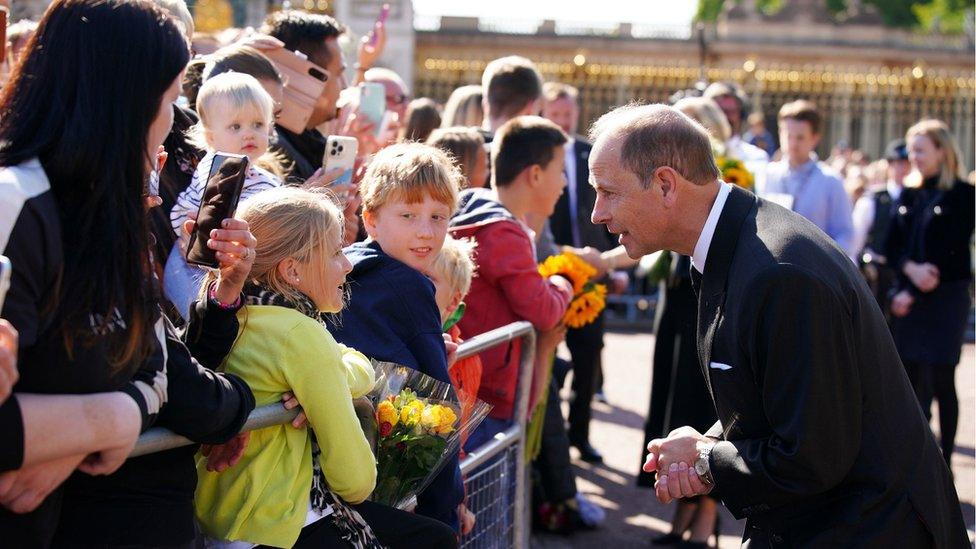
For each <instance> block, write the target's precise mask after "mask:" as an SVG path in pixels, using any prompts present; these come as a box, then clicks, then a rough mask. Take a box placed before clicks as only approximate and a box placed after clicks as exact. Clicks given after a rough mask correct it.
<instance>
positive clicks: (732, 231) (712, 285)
mask: <svg viewBox="0 0 976 549" xmlns="http://www.w3.org/2000/svg"><path fill="white" fill-rule="evenodd" d="M755 203H756V197H755V195H753V194H752V193H750V192H748V191H745V190H742V189H741V188H739V187H736V186H733V187H732V191H731V192H730V193H729V196H728V198H727V199H726V201H725V206H724V207H723V208H722V214H721V215H720V216H719V218H718V224H717V225H716V227H715V234H714V236H713V237H712V243H711V245H710V246H709V247H708V260H707V261H706V264H705V272H704V273H702V274H703V277H702V288H701V293H700V294H699V296H698V358H699V361H700V362H701V368H702V373H703V374H704V375H705V382H706V383H707V385H708V391H709V392H710V393H711V391H712V384H711V380H710V378H709V364H710V363H711V359H712V343H713V341H714V339H715V330H716V328H717V327H718V323H719V319H720V318H721V316H722V315H721V313H722V306H723V304H724V302H725V293H726V286H727V283H728V277H729V269H730V268H731V265H732V258H733V256H734V255H735V247H736V244H737V243H738V241H739V231H740V230H741V228H742V223H743V222H744V221H745V219H746V217H747V216H748V215H749V212H750V211H751V210H752V208H753V206H754V205H755Z"/></svg>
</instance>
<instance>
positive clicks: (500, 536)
mask: <svg viewBox="0 0 976 549" xmlns="http://www.w3.org/2000/svg"><path fill="white" fill-rule="evenodd" d="M516 339H520V340H522V347H521V357H520V358H519V379H518V392H517V398H516V401H515V411H514V417H513V418H512V419H513V424H512V426H511V427H509V428H508V429H507V430H506V431H504V432H502V433H499V434H498V435H496V436H495V437H494V438H493V439H492V440H490V441H489V442H487V443H485V444H484V445H483V446H481V447H480V448H478V449H477V450H475V451H473V452H471V453H469V454H468V455H467V457H465V459H464V460H463V461H462V462H461V473H462V474H463V475H464V476H465V481H464V485H465V490H466V492H467V494H468V506H469V509H471V511H472V512H474V513H475V517H476V521H475V527H474V530H473V531H472V532H471V533H470V534H468V535H467V536H464V537H463V538H462V539H461V547H462V548H464V549H474V548H503V547H504V548H509V547H512V548H520V549H521V548H527V547H528V546H529V533H530V524H529V503H528V502H529V491H528V464H527V463H526V459H525V428H526V422H527V421H528V408H529V391H530V388H531V385H532V370H533V362H534V360H535V331H534V330H533V329H532V324H530V323H528V322H524V321H522V322H513V323H512V324H508V325H506V326H502V327H501V328H496V329H494V330H491V331H490V332H485V333H483V334H480V335H477V336H475V337H472V338H471V339H468V340H467V341H465V342H464V343H462V344H461V345H460V346H459V347H458V351H457V356H458V358H459V359H460V358H466V357H469V356H473V355H476V354H478V353H480V352H482V351H484V350H486V349H490V348H492V347H495V346H497V345H502V344H504V343H508V342H510V341H513V340H516ZM296 415H298V410H285V409H284V407H282V406H281V405H280V404H269V405H267V406H262V407H260V408H256V409H255V410H254V411H253V412H251V415H250V417H248V419H247V422H246V423H245V424H244V427H243V429H242V430H244V431H251V430H254V429H261V428H264V427H270V426H272V425H281V424H284V423H288V422H290V421H291V420H292V419H294V418H295V416H296ZM190 444H194V443H193V441H191V440H190V439H188V438H186V437H182V436H180V435H177V434H176V433H173V432H172V431H170V430H169V429H164V428H161V427H157V428H153V429H150V430H148V431H146V432H145V433H143V434H142V436H140V437H139V440H138V442H136V446H135V449H134V450H133V451H132V454H131V455H130V456H129V457H136V456H142V455H146V454H151V453H154V452H161V451H163V450H169V449H172V448H178V447H181V446H188V445H190Z"/></svg>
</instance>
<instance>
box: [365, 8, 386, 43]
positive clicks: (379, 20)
mask: <svg viewBox="0 0 976 549" xmlns="http://www.w3.org/2000/svg"><path fill="white" fill-rule="evenodd" d="M389 16H390V5H389V4H383V7H381V8H380V15H379V17H377V18H376V22H377V23H383V24H384V25H385V24H386V19H387V18H388V17H389ZM378 38H379V37H378V36H376V33H375V32H374V33H372V34H371V35H370V37H369V45H370V46H375V45H376V40H377V39H378Z"/></svg>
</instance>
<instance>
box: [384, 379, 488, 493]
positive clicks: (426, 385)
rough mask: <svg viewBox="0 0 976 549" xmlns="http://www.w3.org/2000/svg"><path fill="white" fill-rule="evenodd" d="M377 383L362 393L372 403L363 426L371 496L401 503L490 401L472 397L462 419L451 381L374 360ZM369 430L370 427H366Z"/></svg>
mask: <svg viewBox="0 0 976 549" xmlns="http://www.w3.org/2000/svg"><path fill="white" fill-rule="evenodd" d="M374 370H375V372H376V379H377V381H376V385H374V387H373V390H372V391H371V392H370V394H369V395H368V397H367V398H369V399H370V401H371V402H373V405H374V407H375V417H374V419H375V423H374V424H373V425H374V429H369V428H367V429H366V432H367V438H373V440H370V443H371V445H372V446H373V448H374V449H375V452H376V489H375V490H374V491H373V494H372V495H371V496H370V498H369V499H370V500H371V501H374V502H377V503H382V504H385V505H390V506H394V507H403V506H405V505H406V504H407V503H409V502H410V500H411V499H412V498H413V497H415V496H416V495H417V494H418V493H420V492H422V491H423V489H424V488H426V487H427V485H428V484H430V482H431V481H432V480H433V479H434V477H435V476H437V474H438V473H439V472H440V470H441V468H442V467H444V465H445V464H446V463H447V461H448V459H449V458H450V457H451V456H456V455H457V454H458V450H459V449H460V447H461V435H462V434H467V433H470V432H471V431H473V430H474V428H475V427H477V426H478V424H480V423H481V421H482V420H483V419H484V418H485V416H487V415H488V411H489V410H490V409H491V406H490V405H488V404H486V403H484V402H482V401H477V402H476V403H475V405H474V407H473V410H472V412H471V414H470V416H469V417H466V418H465V419H466V421H464V422H462V421H461V419H460V416H461V405H460V404H459V401H458V396H457V394H456V392H455V391H454V389H453V387H452V386H451V384H450V383H445V382H443V381H438V380H436V379H434V378H432V377H430V376H428V375H426V374H423V373H420V372H418V371H416V370H413V369H411V368H408V367H406V366H401V365H399V364H393V363H389V362H374ZM371 431H372V432H371Z"/></svg>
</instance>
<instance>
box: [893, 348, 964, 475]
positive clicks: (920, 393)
mask: <svg viewBox="0 0 976 549" xmlns="http://www.w3.org/2000/svg"><path fill="white" fill-rule="evenodd" d="M905 369H906V370H908V379H910V380H911V382H912V387H914V388H915V396H916V397H918V403H919V404H921V406H922V412H924V413H925V419H931V418H932V399H933V398H934V399H935V400H937V401H938V402H939V432H940V433H941V434H942V441H941V442H942V457H944V458H945V460H946V463H947V464H950V463H951V462H952V451H953V448H954V447H955V440H956V429H957V427H958V425H959V399H958V398H957V397H956V365H955V364H953V365H947V364H920V363H917V362H906V363H905Z"/></svg>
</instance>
